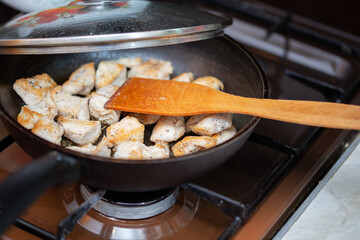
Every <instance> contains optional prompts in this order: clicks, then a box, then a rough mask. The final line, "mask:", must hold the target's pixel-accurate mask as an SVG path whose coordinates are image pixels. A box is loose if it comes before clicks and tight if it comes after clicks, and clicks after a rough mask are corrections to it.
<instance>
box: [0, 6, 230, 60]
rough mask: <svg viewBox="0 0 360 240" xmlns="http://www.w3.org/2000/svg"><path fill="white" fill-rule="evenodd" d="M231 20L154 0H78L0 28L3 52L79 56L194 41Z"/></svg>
mask: <svg viewBox="0 0 360 240" xmlns="http://www.w3.org/2000/svg"><path fill="white" fill-rule="evenodd" d="M231 22H232V21H231V18H228V17H224V16H216V15H213V14H210V13H207V12H204V11H200V10H197V9H194V8H190V7H186V6H183V5H175V4H170V3H164V2H153V1H111V0H108V1H100V0H80V1H79V0H78V1H73V2H71V3H70V4H69V5H67V6H64V7H58V8H54V9H49V10H45V11H40V12H35V13H29V14H26V15H23V16H21V17H19V18H16V19H13V20H12V21H10V22H8V23H7V24H5V25H3V26H2V27H1V28H0V54H49V53H77V52H90V51H103V50H115V49H129V48H141V47H152V46H161V45H169V44H177V43H185V42H192V41H198V40H204V39H209V38H213V37H216V36H220V35H222V34H223V29H224V28H225V27H226V26H228V25H230V24H231Z"/></svg>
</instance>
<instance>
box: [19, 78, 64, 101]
mask: <svg viewBox="0 0 360 240" xmlns="http://www.w3.org/2000/svg"><path fill="white" fill-rule="evenodd" d="M56 86H57V84H56V82H55V81H54V80H53V79H52V78H51V77H50V76H49V75H48V74H45V73H44V74H41V75H36V76H34V77H32V78H21V79H18V80H16V81H15V83H14V85H13V88H14V90H15V92H16V93H17V94H18V95H19V96H20V97H21V99H22V100H23V101H24V103H25V104H26V105H30V106H31V105H35V104H38V103H39V102H40V101H41V99H42V98H43V97H44V96H45V94H46V93H47V92H48V90H51V89H53V88H54V87H56Z"/></svg>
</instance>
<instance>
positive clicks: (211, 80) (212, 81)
mask: <svg viewBox="0 0 360 240" xmlns="http://www.w3.org/2000/svg"><path fill="white" fill-rule="evenodd" d="M192 83H196V84H200V85H203V86H206V87H210V88H213V89H216V90H224V84H223V83H222V82H221V81H220V80H219V79H217V78H216V77H211V76H206V77H201V78H197V79H195V80H194V81H192Z"/></svg>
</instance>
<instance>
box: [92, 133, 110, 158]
mask: <svg viewBox="0 0 360 240" xmlns="http://www.w3.org/2000/svg"><path fill="white" fill-rule="evenodd" d="M93 154H95V155H97V156H101V157H110V156H111V149H110V148H109V147H108V145H107V138H106V137H103V138H102V139H101V141H100V142H99V143H98V144H97V145H96V148H95V150H94V151H93Z"/></svg>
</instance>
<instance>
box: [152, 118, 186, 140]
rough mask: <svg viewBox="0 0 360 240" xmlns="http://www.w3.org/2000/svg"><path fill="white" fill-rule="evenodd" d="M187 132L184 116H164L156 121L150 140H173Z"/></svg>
mask: <svg viewBox="0 0 360 240" xmlns="http://www.w3.org/2000/svg"><path fill="white" fill-rule="evenodd" d="M184 133H185V120H184V117H175V116H162V117H161V118H160V119H159V121H158V122H157V123H156V125H155V127H154V129H153V131H152V134H151V137H150V141H152V142H158V141H163V142H173V141H176V140H178V139H179V138H180V137H182V136H183V135H184Z"/></svg>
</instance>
